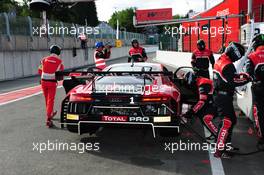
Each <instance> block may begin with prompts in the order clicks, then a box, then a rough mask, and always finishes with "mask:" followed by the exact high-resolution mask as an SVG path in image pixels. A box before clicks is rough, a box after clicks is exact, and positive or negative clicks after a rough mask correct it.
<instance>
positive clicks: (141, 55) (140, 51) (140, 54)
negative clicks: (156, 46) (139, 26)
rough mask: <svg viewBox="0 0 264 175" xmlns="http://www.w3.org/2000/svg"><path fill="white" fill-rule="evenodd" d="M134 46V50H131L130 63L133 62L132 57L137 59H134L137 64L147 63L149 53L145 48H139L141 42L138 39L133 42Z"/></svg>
mask: <svg viewBox="0 0 264 175" xmlns="http://www.w3.org/2000/svg"><path fill="white" fill-rule="evenodd" d="M131 44H132V48H131V49H130V50H129V52H128V54H129V57H128V62H129V63H130V62H131V59H132V57H136V59H134V58H133V59H134V61H135V62H145V61H147V59H148V57H147V53H146V51H145V49H144V48H143V47H140V46H139V42H138V40H137V39H133V40H132V41H131Z"/></svg>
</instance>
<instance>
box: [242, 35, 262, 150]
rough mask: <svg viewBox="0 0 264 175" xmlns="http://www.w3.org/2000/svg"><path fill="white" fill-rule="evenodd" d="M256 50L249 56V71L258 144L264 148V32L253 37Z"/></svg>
mask: <svg viewBox="0 0 264 175" xmlns="http://www.w3.org/2000/svg"><path fill="white" fill-rule="evenodd" d="M253 49H254V51H253V52H252V53H251V54H250V55H249V56H248V60H247V64H246V68H247V73H248V74H249V75H250V76H251V77H252V78H253V84H252V95H253V102H254V106H253V109H254V110H253V111H254V117H255V121H256V128H257V131H258V136H259V141H258V145H259V146H261V147H262V148H264V136H263V134H264V93H263V92H264V34H259V35H256V36H255V38H254V39H253Z"/></svg>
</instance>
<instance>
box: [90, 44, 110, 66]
mask: <svg viewBox="0 0 264 175" xmlns="http://www.w3.org/2000/svg"><path fill="white" fill-rule="evenodd" d="M110 55H111V51H106V50H105V52H104V51H99V50H97V49H96V50H95V52H94V63H95V66H96V68H98V69H100V70H103V69H104V68H106V63H105V59H108V58H110Z"/></svg>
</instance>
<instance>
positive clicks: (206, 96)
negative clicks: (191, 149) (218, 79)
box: [190, 77, 217, 137]
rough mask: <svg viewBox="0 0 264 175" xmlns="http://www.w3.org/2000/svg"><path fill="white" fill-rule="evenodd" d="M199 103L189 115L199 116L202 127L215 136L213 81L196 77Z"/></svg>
mask: <svg viewBox="0 0 264 175" xmlns="http://www.w3.org/2000/svg"><path fill="white" fill-rule="evenodd" d="M196 86H197V87H198V93H199V101H198V102H197V103H196V105H195V106H194V107H193V108H192V109H191V111H190V112H191V113H193V114H195V115H197V116H199V118H200V120H201V122H202V123H203V125H204V126H205V127H206V128H207V129H208V130H209V131H210V133H211V135H212V136H214V137H216V136H217V127H216V126H215V125H214V123H213V122H212V120H213V118H214V116H215V114H216V109H215V107H214V104H213V90H214V88H213V81H212V80H210V79H208V78H203V77H198V78H197V79H196Z"/></svg>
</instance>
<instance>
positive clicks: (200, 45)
mask: <svg viewBox="0 0 264 175" xmlns="http://www.w3.org/2000/svg"><path fill="white" fill-rule="evenodd" d="M197 48H198V49H199V50H204V49H205V42H204V40H202V39H200V40H198V41H197Z"/></svg>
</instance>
